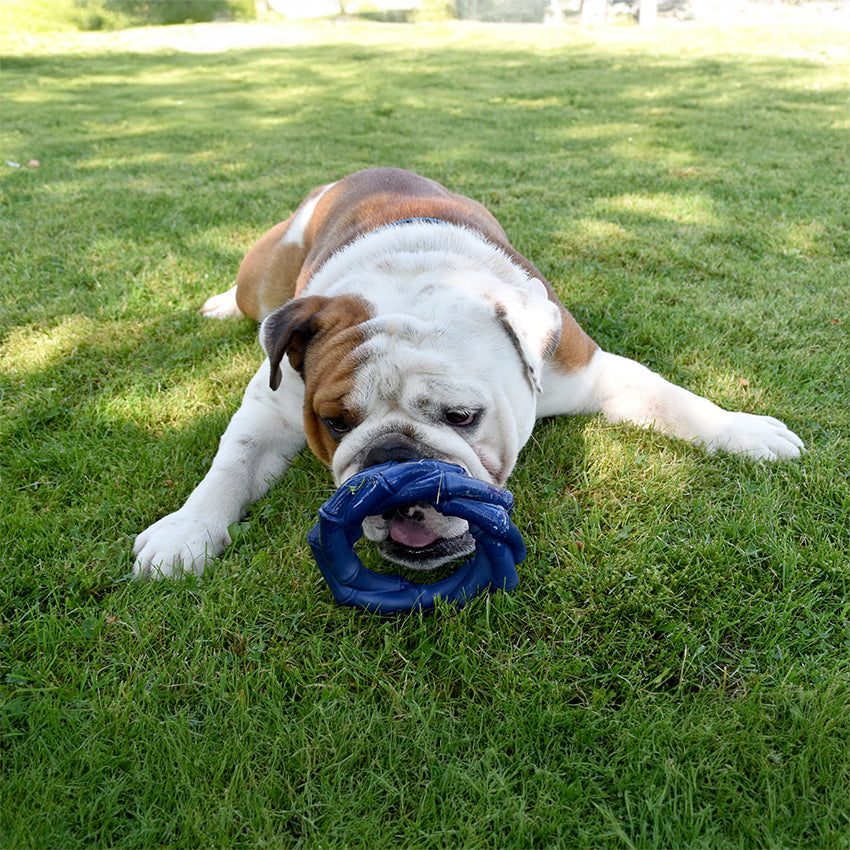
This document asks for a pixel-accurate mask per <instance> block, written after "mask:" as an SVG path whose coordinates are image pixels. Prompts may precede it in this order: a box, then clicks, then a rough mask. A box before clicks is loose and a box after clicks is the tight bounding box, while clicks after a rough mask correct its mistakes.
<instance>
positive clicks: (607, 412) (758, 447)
mask: <svg viewBox="0 0 850 850" xmlns="http://www.w3.org/2000/svg"><path fill="white" fill-rule="evenodd" d="M563 413H566V414H570V413H573V414H575V413H602V414H603V415H604V416H605V418H606V419H607V420H608V421H609V422H611V423H618V422H631V423H633V424H635V425H638V426H640V427H643V428H656V429H657V430H659V431H660V432H661V433H663V434H667V435H668V436H671V437H678V438H679V439H682V440H687V441H688V442H691V443H694V444H695V445H699V446H702V447H703V448H705V450H706V451H708V452H716V451H728V452H732V453H733V454H738V455H743V456H745V457H749V458H753V459H758V460H777V459H780V458H789V457H799V455H800V453H801V452H802V451H804V446H803V442H802V440H801V439H800V438H799V437H798V436H797V435H796V434H795V433H793V432H792V431H791V430H789V429H788V428H787V427H786V426H785V425H784V424H783V423H782V422H780V421H779V420H778V419H774V418H773V417H770V416H756V415H753V414H751V413H734V412H730V411H728V410H723V409H722V408H720V407H718V406H717V405H716V404H713V403H712V402H710V401H709V400H708V399H705V398H702V397H701V396H698V395H695V394H694V393H692V392H688V390H685V389H683V388H682V387H678V386H676V385H675V384H671V383H670V382H669V381H666V380H664V378H662V377H661V376H660V375H657V374H656V373H655V372H652V371H650V370H649V369H647V368H646V367H645V366H642V365H641V364H640V363H636V362H635V361H634V360H629V359H628V358H626V357H620V356H618V355H616V354H609V353H608V352H606V351H602V350H598V351H596V353H595V354H594V355H593V356H592V357H591V359H590V360H589V362H588V363H587V364H586V365H585V366H583V367H582V368H579V369H574V370H573V371H571V372H562V371H560V370H559V369H558V368H557V362H556V361H552V362H550V364H549V366H548V367H547V370H546V372H545V373H544V377H543V394H542V397H541V399H540V402H539V404H538V411H537V414H538V416H553V415H558V414H563Z"/></svg>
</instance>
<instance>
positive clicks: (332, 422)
mask: <svg viewBox="0 0 850 850" xmlns="http://www.w3.org/2000/svg"><path fill="white" fill-rule="evenodd" d="M322 423H323V424H324V426H325V428H327V429H328V431H330V434H331V436H332V437H340V436H342V435H343V434H347V433H348V432H349V431H350V430H351V425H350V424H349V423H348V422H346V420H345V419H343V417H342V416H326V417H325V418H324V419H322Z"/></svg>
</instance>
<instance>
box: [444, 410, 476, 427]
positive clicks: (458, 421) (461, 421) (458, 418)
mask: <svg viewBox="0 0 850 850" xmlns="http://www.w3.org/2000/svg"><path fill="white" fill-rule="evenodd" d="M444 416H445V419H446V422H448V423H449V425H453V426H454V427H455V428H468V427H469V426H470V425H474V424H475V423H476V422H477V421H478V411H477V410H447V411H446V412H445V414H444Z"/></svg>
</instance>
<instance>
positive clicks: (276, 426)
mask: <svg viewBox="0 0 850 850" xmlns="http://www.w3.org/2000/svg"><path fill="white" fill-rule="evenodd" d="M283 373H284V377H283V380H282V382H281V384H280V386H279V387H278V389H277V390H272V389H271V388H270V387H269V362H268V360H266V361H265V363H264V364H263V365H262V366H261V367H260V370H259V371H258V372H257V374H256V375H255V376H254V378H253V379H252V380H251V382H250V383H249V384H248V388H247V389H246V391H245V396H244V398H243V400H242V404H241V406H240V408H239V410H237V411H236V413H235V414H234V415H233V418H232V419H231V420H230V424H229V425H228V426H227V430H226V431H225V432H224V435H223V436H222V438H221V442H220V444H219V449H218V452H217V453H216V456H215V459H214V460H213V463H212V466H211V467H210V470H209V472H208V473H207V474H206V476H205V477H204V479H203V480H202V481H201V483H200V484H199V485H198V486H197V487H196V488H195V490H194V491H193V492H192V494H191V495H190V496H189V498H188V499H187V500H186V502H185V503H184V505H183V507H181V508H180V509H179V510H177V511H175V512H174V513H172V514H169V515H168V516H165V517H163V518H162V519H161V520H159V521H158V522H155V523H154V524H153V525H151V526H150V527H149V528H148V529H146V530H145V531H143V532H142V533H141V534H140V535H139V536H138V537H137V538H136V545H135V547H134V549H133V551H134V554H135V555H136V561H135V564H134V565H133V574H134V576H136V577H145V576H154V577H157V578H161V577H163V576H170V575H173V574H179V573H181V572H183V571H185V572H189V573H197V574H201V573H202V572H203V571H204V566H205V564H206V562H207V561H208V560H210V559H211V558H214V557H215V556H216V555H218V554H220V553H221V552H222V550H223V549H224V548H225V547H226V546H228V545H229V544H230V536H229V534H228V531H227V528H228V526H229V525H231V524H232V523H234V522H238V521H239V520H240V519H241V518H242V516H243V515H244V512H245V509H246V508H247V507H248V505H249V504H250V503H251V502H253V501H255V500H257V499H259V498H260V497H261V496H263V495H264V494H265V493H266V492H267V491H268V490H269V488H270V487H271V486H272V484H274V483H276V482H277V480H278V479H280V477H281V476H282V475H283V473H284V471H285V470H286V468H287V466H289V463H290V461H291V460H292V457H293V456H294V455H295V453H296V452H298V450H299V449H300V448H301V447H302V446H303V445H304V443H305V437H304V424H303V413H302V407H303V404H304V384H303V382H302V381H301V378H300V377H299V376H298V375H297V374H296V373H295V372H294V371H293V370H292V369H290V368H288V366H287V367H286V368H284V370H283Z"/></svg>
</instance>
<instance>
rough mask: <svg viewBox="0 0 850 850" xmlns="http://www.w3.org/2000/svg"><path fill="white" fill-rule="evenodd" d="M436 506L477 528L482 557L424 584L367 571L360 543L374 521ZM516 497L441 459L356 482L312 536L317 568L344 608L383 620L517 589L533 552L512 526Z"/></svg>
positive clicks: (378, 471)
mask: <svg viewBox="0 0 850 850" xmlns="http://www.w3.org/2000/svg"><path fill="white" fill-rule="evenodd" d="M423 501H424V502H428V503H429V504H431V505H433V506H434V507H435V508H436V509H437V510H438V511H440V512H441V513H443V514H448V515H450V516H457V517H461V518H462V519H465V520H466V521H467V522H468V523H469V531H470V533H471V534H472V536H473V537H474V539H475V553H474V555H472V557H471V558H470V559H469V560H467V561H466V562H464V564H463V565H462V566H461V567H460V568H459V569H458V570H457V571H456V572H454V573H452V574H451V575H450V576H448V577H447V578H444V579H442V580H440V581H436V582H434V583H433V584H416V583H415V582H412V581H408V580H407V579H405V578H402V577H401V576H397V575H381V574H379V573H376V572H373V571H372V570H370V569H367V568H366V567H364V566H363V562H362V561H361V560H360V558H359V557H358V556H357V554H356V553H355V552H354V544H355V543H356V542H357V541H358V540H359V539H360V538H361V537H362V536H363V529H362V522H363V520H364V519H365V518H366V517H367V516H374V515H376V514H380V513H383V512H384V511H386V510H389V509H390V508H393V507H396V506H398V505H407V504H412V503H415V502H423ZM513 501H514V499H513V496H512V495H511V494H510V493H509V492H508V491H507V490H502V489H501V488H499V487H495V486H493V485H492V484H487V483H486V482H484V481H479V480H478V479H476V478H472V477H471V476H469V475H467V474H466V473H465V472H464V471H463V469H461V467H459V466H456V465H454V464H450V463H442V462H440V461H436V460H419V461H410V462H405V463H384V464H381V465H380V466H374V467H371V468H369V469H367V470H365V471H364V472H361V473H358V474H357V475H354V476H352V477H351V478H349V479H348V480H347V481H346V482H345V483H343V485H342V486H341V487H340V488H339V489H338V490H337V491H336V493H335V494H334V495H333V496H331V498H330V499H328V500H327V502H325V503H324V505H322V507H321V508H320V509H319V521H318V522H317V523H316V525H315V526H313V528H312V529H311V531H310V533H309V534H308V535H307V541H308V542H309V544H310V547H311V548H312V550H313V555H314V556H315V558H316V563H318V565H319V569H320V570H321V571H322V575H323V576H324V577H325V581H327V583H328V585H329V586H330V589H331V592H332V593H333V596H334V599H335V600H336V601H337V602H338V603H339V604H340V605H351V606H353V607H356V608H363V609H365V610H367V611H372V612H374V613H381V614H394V613H398V612H402V611H413V610H426V609H429V608H433V607H434V605H435V604H436V602H437V599H443V600H445V601H447V602H452V603H456V604H458V605H463V604H465V603H466V602H468V601H469V600H470V599H472V597H473V596H475V595H476V594H477V593H479V592H480V591H482V590H484V589H485V588H487V589H489V590H490V591H491V592H495V591H497V590H513V589H514V588H515V587H516V586H517V584H518V582H519V576H518V575H517V571H516V565H517V564H518V563H520V561H522V560H523V558H525V554H526V549H525V544H524V543H523V540H522V535H521V534H520V532H519V529H518V528H517V527H516V526H515V525H514V524H513V522H511V518H510V514H511V510H512V508H513Z"/></svg>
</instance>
